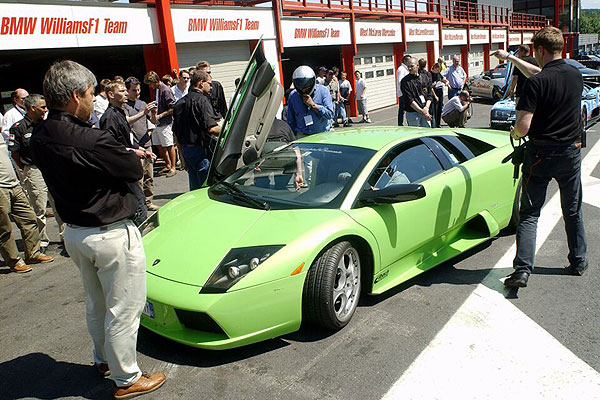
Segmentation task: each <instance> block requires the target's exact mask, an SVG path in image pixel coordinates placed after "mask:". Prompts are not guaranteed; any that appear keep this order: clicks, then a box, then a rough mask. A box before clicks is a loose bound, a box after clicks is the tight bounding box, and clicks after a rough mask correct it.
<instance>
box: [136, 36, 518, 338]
mask: <svg viewBox="0 0 600 400" xmlns="http://www.w3.org/2000/svg"><path fill="white" fill-rule="evenodd" d="M281 92H282V90H281V86H280V85H279V83H278V82H277V80H276V79H275V75H274V73H273V69H272V67H271V66H270V65H269V64H268V63H267V62H266V60H265V59H264V56H263V54H262V52H261V50H260V46H258V50H256V51H255V52H254V54H253V56H252V59H251V60H250V63H249V66H248V68H247V69H246V72H245V74H244V76H243V78H242V84H241V85H240V87H239V89H238V92H237V93H236V96H235V98H234V102H233V107H232V111H231V112H230V114H229V115H228V116H227V117H226V119H225V124H224V128H223V130H222V133H221V135H220V137H219V140H218V142H217V146H216V149H215V153H214V156H213V158H212V162H211V167H210V168H211V169H210V171H209V177H208V185H209V186H208V187H206V188H202V189H200V190H196V191H193V192H190V193H186V194H184V195H181V196H179V197H177V198H176V199H174V200H172V201H171V202H169V203H168V204H166V205H165V206H163V207H162V208H161V209H160V210H159V211H158V212H157V213H155V214H153V215H152V216H151V217H150V218H149V219H148V220H147V221H146V222H145V223H144V224H143V225H142V226H141V227H140V229H141V230H142V233H143V235H144V245H145V249H146V257H147V291H148V299H147V304H146V307H145V309H144V313H143V315H142V320H141V324H142V325H143V326H144V327H146V328H147V329H149V330H151V331H153V332H156V333H158V334H159V335H162V336H165V337H167V338H169V339H172V340H174V341H177V342H181V343H185V344H187V345H191V346H196V347H201V348H207V349H227V348H232V347H237V346H242V345H247V344H250V343H254V342H257V341H261V340H265V339H269V338H273V337H277V336H281V335H284V334H286V333H289V332H293V331H296V330H298V329H299V327H300V325H301V323H302V322H303V321H304V322H311V323H314V324H317V325H320V326H322V327H325V328H329V329H341V328H342V327H344V326H345V325H346V324H348V322H349V321H350V319H351V318H352V316H353V314H354V311H355V310H356V306H357V304H358V301H359V298H360V295H361V293H364V294H372V295H376V294H380V293H383V292H384V291H386V290H388V289H391V288H393V287H394V286H396V285H398V284H400V283H402V282H405V281H407V280H408V279H410V278H412V277H414V276H416V275H418V274H420V273H422V272H423V271H426V270H428V269H430V268H432V267H434V266H436V265H438V264H440V263H442V262H444V261H446V260H448V259H450V258H452V257H454V256H456V255H458V254H460V253H462V252H464V251H465V250H467V249H470V248H472V247H473V246H476V245H477V244H479V243H482V242H484V241H486V240H488V239H489V238H491V237H493V236H494V235H496V234H497V233H498V231H499V230H500V229H502V228H504V227H506V226H508V225H509V224H511V223H513V224H514V223H515V215H516V212H515V211H516V209H517V206H516V205H517V204H518V198H517V187H518V181H516V180H514V179H513V166H512V164H511V163H503V160H504V159H505V157H507V155H509V154H510V153H511V151H512V147H511V146H510V144H509V140H508V134H507V133H506V132H500V131H493V130H476V129H460V130H450V129H448V130H443V129H434V130H432V129H423V128H397V127H393V128H381V127H369V128H362V129H351V130H345V131H341V132H329V133H324V134H319V135H313V136H309V137H306V138H304V139H302V140H298V141H296V142H294V143H292V144H290V145H282V146H281V147H279V148H277V149H275V150H274V151H272V152H270V153H268V154H262V156H261V152H262V149H263V147H264V144H265V142H266V136H267V135H266V132H268V131H269V129H270V127H271V124H272V121H273V118H274V115H275V113H276V112H277V109H278V107H279V104H280V102H281Z"/></svg>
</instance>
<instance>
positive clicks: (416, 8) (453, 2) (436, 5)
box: [281, 0, 549, 29]
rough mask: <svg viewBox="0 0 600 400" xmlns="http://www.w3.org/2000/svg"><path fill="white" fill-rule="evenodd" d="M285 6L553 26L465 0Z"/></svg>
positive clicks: (291, 0) (292, 1) (285, 3)
mask: <svg viewBox="0 0 600 400" xmlns="http://www.w3.org/2000/svg"><path fill="white" fill-rule="evenodd" d="M350 1H351V2H352V7H350ZM281 4H282V8H283V11H284V13H286V12H291V13H297V12H299V11H307V12H322V13H325V14H328V13H333V14H335V13H338V14H340V13H343V12H344V11H345V12H348V13H349V12H351V11H352V12H354V13H355V14H363V15H364V14H369V15H371V16H373V17H380V18H390V17H391V18H393V17H395V16H407V17H412V16H416V17H426V16H430V17H432V18H442V20H443V22H446V23H451V24H474V25H492V26H495V25H502V26H508V27H510V28H521V29H523V28H525V29H527V28H529V29H539V28H542V27H544V26H547V25H549V19H548V18H546V17H544V16H543V15H534V14H523V13H515V12H512V11H510V9H508V8H506V7H499V6H494V5H490V4H477V3H472V2H469V1H464V0H282V1H281ZM363 15H361V17H362V16H363Z"/></svg>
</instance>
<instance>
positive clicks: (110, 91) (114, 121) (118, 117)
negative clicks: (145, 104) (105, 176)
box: [100, 81, 153, 225]
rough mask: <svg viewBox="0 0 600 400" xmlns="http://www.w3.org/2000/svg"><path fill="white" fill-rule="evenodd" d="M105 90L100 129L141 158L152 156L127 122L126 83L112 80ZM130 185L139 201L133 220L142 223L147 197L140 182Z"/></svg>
mask: <svg viewBox="0 0 600 400" xmlns="http://www.w3.org/2000/svg"><path fill="white" fill-rule="evenodd" d="M105 92H106V97H107V98H108V107H107V108H106V111H104V114H102V118H100V129H106V130H107V131H109V132H110V133H111V135H113V137H114V138H115V139H117V141H119V142H121V144H123V146H125V148H126V149H127V150H131V151H133V152H134V153H135V154H136V155H137V156H138V157H139V158H140V159H144V158H152V156H153V154H152V151H151V150H146V149H144V148H143V147H140V145H139V144H138V141H137V140H136V139H135V137H134V136H133V132H132V131H131V126H130V125H129V122H127V115H126V114H125V110H124V109H123V105H124V104H125V102H126V101H127V90H126V88H125V84H124V83H123V82H120V81H112V82H110V83H109V84H108V85H106V88H105ZM148 113H150V110H148ZM142 179H143V178H142ZM128 186H130V187H131V190H132V191H133V193H135V196H136V198H137V201H138V206H137V210H136V214H135V218H134V219H133V222H135V223H136V225H140V224H141V223H142V222H144V220H145V219H146V214H147V211H148V209H147V208H146V198H145V196H144V193H143V192H142V187H141V186H140V184H139V182H137V183H128Z"/></svg>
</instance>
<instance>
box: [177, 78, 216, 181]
mask: <svg viewBox="0 0 600 400" xmlns="http://www.w3.org/2000/svg"><path fill="white" fill-rule="evenodd" d="M211 87H212V79H211V77H210V75H209V74H208V73H206V72H204V71H202V70H200V69H199V70H198V71H196V72H195V73H194V75H192V79H191V82H190V89H189V91H188V94H187V96H184V97H182V98H181V99H180V100H179V101H178V102H177V103H176V104H175V108H174V109H173V119H174V122H173V133H174V134H175V137H176V139H177V145H178V146H179V151H180V152H181V155H182V156H183V160H184V161H185V165H186V168H187V171H188V180H189V184H190V190H196V189H199V188H201V187H202V184H203V183H204V181H205V180H206V176H207V174H208V167H209V165H210V160H209V159H208V154H209V146H210V140H211V135H218V134H219V133H220V132H221V127H220V126H219V124H218V119H219V118H218V117H217V115H215V113H214V110H213V108H212V105H211V104H210V98H209V97H208V96H209V95H210V89H211Z"/></svg>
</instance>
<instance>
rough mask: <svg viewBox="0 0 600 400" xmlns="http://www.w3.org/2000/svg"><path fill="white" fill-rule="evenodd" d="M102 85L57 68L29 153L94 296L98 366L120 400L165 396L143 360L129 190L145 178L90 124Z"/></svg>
mask: <svg viewBox="0 0 600 400" xmlns="http://www.w3.org/2000/svg"><path fill="white" fill-rule="evenodd" d="M95 85H96V78H95V77H94V75H93V74H92V73H91V72H90V71H89V70H88V69H87V68H85V67H83V66H82V65H80V64H77V63H76V62H73V61H59V62H56V63H54V64H53V65H52V66H51V67H50V69H49V70H48V72H47V73H46V76H45V77H44V84H43V87H44V97H45V98H46V102H47V103H48V107H49V109H50V113H49V115H48V118H47V119H46V120H44V121H42V122H40V123H39V124H38V125H37V126H36V127H35V129H34V132H33V135H32V138H31V141H30V146H31V155H32V158H33V161H34V162H35V164H36V165H37V166H38V168H39V169H40V170H41V171H42V174H43V176H44V179H45V181H46V183H47V184H48V189H49V190H50V193H52V196H53V197H54V200H55V203H56V207H57V210H58V212H59V214H60V215H61V217H62V218H63V220H64V221H65V222H66V223H67V227H66V228H65V246H66V248H67V251H68V252H69V255H70V256H71V259H72V260H73V261H74V262H75V264H76V265H77V266H78V267H79V270H80V273H81V277H82V280H83V286H84V288H85V291H86V294H87V309H86V319H87V326H88V330H89V332H90V335H91V337H92V341H93V343H94V363H95V364H96V368H97V370H98V372H99V373H100V374H102V375H104V376H106V375H108V374H110V378H111V379H112V380H113V381H114V382H115V384H116V386H117V387H116V389H115V397H117V398H118V397H122V398H124V396H129V397H132V396H134V395H139V394H144V393H147V392H150V391H152V390H155V389H158V388H159V387H160V386H161V385H162V384H163V383H164V381H165V375H164V374H162V373H161V374H152V375H148V374H142V372H141V371H140V368H139V367H138V365H137V361H136V342H137V332H138V328H139V322H140V315H141V313H142V310H143V308H144V305H145V302H146V276H145V264H146V259H145V258H146V257H145V255H144V248H143V245H142V238H141V235H140V232H139V230H138V229H137V227H136V226H135V225H134V224H133V222H132V221H131V219H132V218H134V217H135V213H136V208H137V200H136V197H135V194H134V193H133V192H132V191H131V188H130V185H128V184H129V183H136V182H137V181H138V180H139V179H140V178H141V177H142V167H141V165H140V161H139V157H138V156H137V155H135V153H134V152H133V151H130V150H127V149H126V148H125V146H123V144H122V143H120V142H119V141H117V140H116V139H115V138H114V137H113V136H112V135H111V134H110V132H108V131H106V130H102V129H94V128H92V127H91V126H90V125H88V124H87V122H85V121H89V119H90V116H91V113H92V107H93V104H94V95H93V93H94V86H95ZM109 371H110V372H109Z"/></svg>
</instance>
